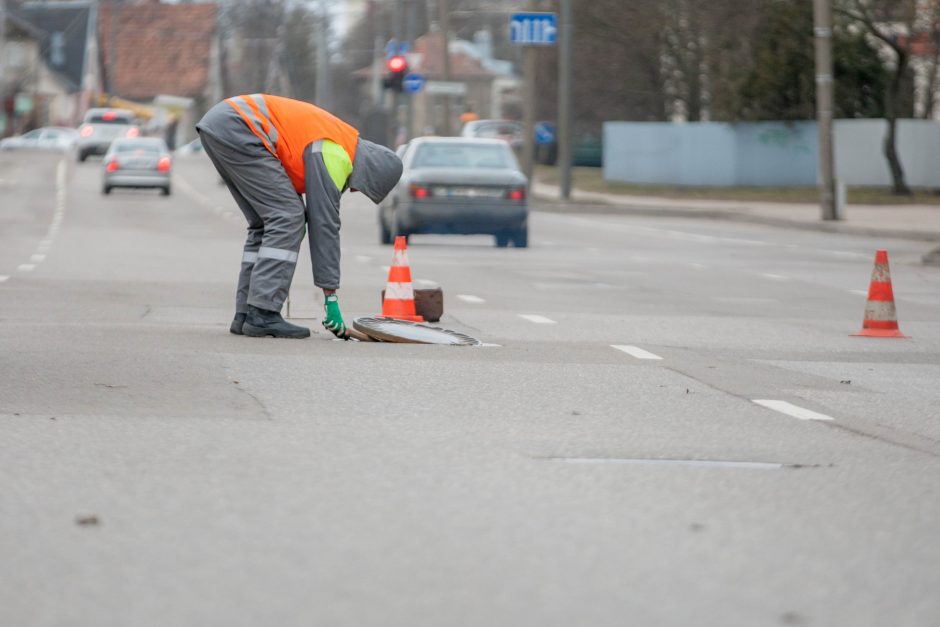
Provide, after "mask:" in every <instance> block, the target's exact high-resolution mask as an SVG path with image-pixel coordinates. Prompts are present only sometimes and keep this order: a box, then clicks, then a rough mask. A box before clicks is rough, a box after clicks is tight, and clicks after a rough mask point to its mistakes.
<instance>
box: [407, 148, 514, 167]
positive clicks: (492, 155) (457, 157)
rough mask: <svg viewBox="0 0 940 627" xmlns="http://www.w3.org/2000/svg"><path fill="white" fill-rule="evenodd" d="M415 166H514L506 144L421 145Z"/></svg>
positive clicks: (415, 159) (414, 162) (413, 162)
mask: <svg viewBox="0 0 940 627" xmlns="http://www.w3.org/2000/svg"><path fill="white" fill-rule="evenodd" d="M411 165H412V167H414V168H513V169H515V167H516V166H515V164H514V163H513V161H512V157H511V155H510V153H509V149H508V148H506V147H505V146H500V145H495V144H476V145H474V144H427V145H424V146H420V147H419V148H418V150H417V152H416V153H415V156H414V160H413V161H412V164H411Z"/></svg>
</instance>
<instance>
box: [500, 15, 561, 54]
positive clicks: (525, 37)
mask: <svg viewBox="0 0 940 627" xmlns="http://www.w3.org/2000/svg"><path fill="white" fill-rule="evenodd" d="M557 35H558V22H557V19H556V16H555V14H554V13H513V14H512V15H511V16H510V17H509V41H511V42H512V43H514V44H524V45H530V46H553V45H555V39H556V37H557Z"/></svg>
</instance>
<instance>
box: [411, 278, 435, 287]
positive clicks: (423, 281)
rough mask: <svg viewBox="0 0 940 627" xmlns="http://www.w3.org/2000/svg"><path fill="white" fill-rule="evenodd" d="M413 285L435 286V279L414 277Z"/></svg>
mask: <svg viewBox="0 0 940 627" xmlns="http://www.w3.org/2000/svg"><path fill="white" fill-rule="evenodd" d="M415 285H423V286H424V287H437V281H429V280H428V279H415Z"/></svg>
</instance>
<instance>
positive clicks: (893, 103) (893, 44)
mask: <svg viewBox="0 0 940 627" xmlns="http://www.w3.org/2000/svg"><path fill="white" fill-rule="evenodd" d="M835 11H836V12H837V13H838V14H840V15H843V16H845V17H846V18H849V19H851V20H852V21H854V22H855V23H856V24H858V25H859V27H861V28H863V29H865V31H866V32H868V33H869V34H870V35H871V36H872V37H874V38H876V39H877V40H879V41H880V42H882V44H883V45H884V47H885V49H886V50H887V51H888V54H889V55H890V57H891V62H892V66H893V67H892V69H893V72H892V74H891V80H890V82H889V83H888V88H887V89H886V90H885V94H884V105H885V107H884V108H885V120H886V121H887V122H888V132H887V133H886V134H885V139H884V155H885V158H886V159H887V161H888V168H889V169H890V170H891V181H892V189H893V192H894V193H895V194H897V195H904V196H907V195H910V193H911V189H910V187H908V185H907V182H906V181H905V179H904V167H903V165H902V164H901V158H900V157H899V155H898V148H897V129H898V118H899V117H901V114H902V107H903V97H904V88H905V86H906V85H907V84H908V77H909V72H910V63H911V34H912V33H913V32H914V24H915V21H916V19H917V16H918V2H917V0H841V2H840V4H839V5H837V6H836V7H835Z"/></svg>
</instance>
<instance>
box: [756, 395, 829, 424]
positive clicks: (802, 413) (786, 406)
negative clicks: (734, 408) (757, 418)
mask: <svg viewBox="0 0 940 627" xmlns="http://www.w3.org/2000/svg"><path fill="white" fill-rule="evenodd" d="M752 402H754V403H757V404H758V405H760V406H761V407H766V408H767V409H772V410H773V411H777V412H780V413H781V414H786V415H787V416H792V417H793V418H799V419H800V420H832V416H827V415H826V414H820V413H818V412H815V411H812V410H809V409H806V408H804V407H800V406H798V405H793V404H792V403H788V402H786V401H768V400H756V399H755V400H754V401H752Z"/></svg>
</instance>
